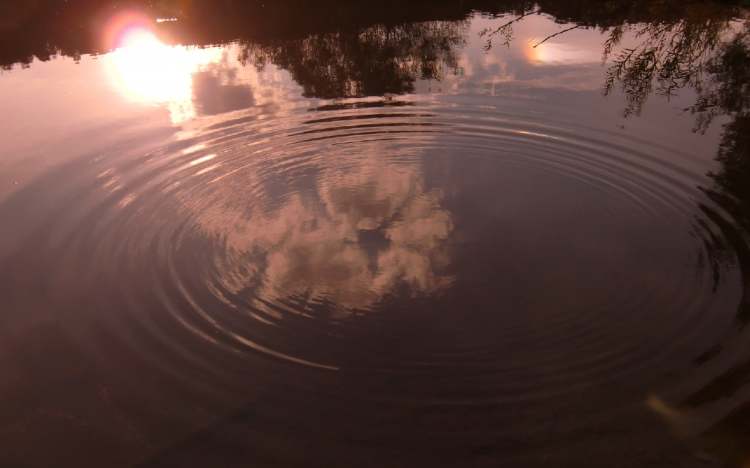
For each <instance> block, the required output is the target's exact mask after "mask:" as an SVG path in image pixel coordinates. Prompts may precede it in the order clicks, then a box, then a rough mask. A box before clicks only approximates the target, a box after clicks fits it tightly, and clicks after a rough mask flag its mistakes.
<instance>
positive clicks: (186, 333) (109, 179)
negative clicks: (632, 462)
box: [0, 98, 741, 445]
mask: <svg viewBox="0 0 750 468" xmlns="http://www.w3.org/2000/svg"><path fill="white" fill-rule="evenodd" d="M526 108H527V106H526V103H525V102H524V101H523V99H517V100H513V99H510V98H508V99H505V100H503V101H502V102H501V101H495V102H493V105H492V106H487V105H479V103H475V104H473V103H472V102H471V101H466V100H464V101H462V102H461V103H454V102H451V101H450V100H448V99H443V100H440V99H438V100H434V101H428V100H412V101H400V102H398V101H391V100H386V101H382V102H372V101H368V102H367V103H365V105H363V103H361V102H359V103H358V102H356V101H355V102H349V103H344V104H340V105H330V106H326V107H321V108H317V109H308V108H307V107H303V106H298V107H297V108H294V109H292V110H289V111H287V112H288V115H284V116H283V118H278V116H269V115H266V114H264V113H263V112H264V111H258V112H257V113H252V112H249V113H247V115H244V116H242V117H241V118H233V119H232V120H226V121H220V120H219V121H213V122H211V123H210V124H205V125H204V126H203V127H196V128H193V129H191V130H189V131H186V132H185V134H183V135H181V136H180V137H179V138H178V140H177V141H176V142H173V143H171V144H169V145H167V146H164V147H161V148H158V149H156V150H150V151H148V152H146V153H145V154H144V153H142V152H139V151H135V150H132V151H123V152H121V153H120V154H112V155H97V157H89V158H85V159H82V160H80V161H78V162H76V163H74V164H69V165H66V166H64V167H61V168H58V169H57V170H56V171H55V172H53V173H50V174H48V175H47V176H45V177H42V178H40V179H38V180H37V181H36V182H34V183H33V184H30V185H29V186H28V187H25V188H24V189H23V190H21V191H19V192H17V193H16V194H15V195H14V196H13V197H11V198H9V200H8V201H6V202H5V204H4V206H2V207H0V210H2V213H1V215H2V218H3V219H9V218H8V216H9V213H20V212H26V213H31V214H27V215H24V216H23V217H19V218H18V219H19V222H18V225H17V226H15V228H14V231H13V233H10V234H8V233H6V238H5V239H4V241H3V244H2V245H3V246H4V250H2V251H0V256H1V257H2V258H3V261H4V262H7V263H8V264H10V265H15V266H16V267H18V266H19V265H22V264H36V265H44V268H46V269H47V272H48V275H47V279H45V280H44V284H43V285H39V286H38V288H40V289H41V290H43V291H46V292H45V293H44V294H47V295H48V298H52V299H54V300H55V301H57V303H58V304H60V308H61V310H63V311H64V314H63V315H62V316H61V320H62V321H63V322H65V321H66V320H70V323H74V325H70V333H74V334H76V336H77V341H78V342H81V343H86V345H87V346H91V349H92V353H93V354H95V355H97V356H99V359H101V360H103V361H104V362H107V361H108V360H109V359H114V358H110V357H109V356H110V354H108V349H109V347H111V346H114V345H113V343H114V342H117V343H119V344H118V347H119V348H118V349H121V350H122V349H124V350H125V351H124V353H125V354H126V355H132V356H139V357H138V358H137V359H140V361H139V362H147V363H148V366H151V367H153V368H154V369H159V371H158V373H161V374H164V375H170V376H171V378H175V379H178V380H179V381H181V382H183V385H185V386H188V387H190V388H198V389H200V390H199V393H200V394H201V398H204V399H207V400H208V401H209V402H207V403H205V404H206V405H209V406H210V404H212V403H210V402H212V401H215V400H218V399H219V396H220V395H226V394H227V393H237V392H241V391H242V390H240V389H242V388H245V387H246V386H247V385H250V384H249V383H248V382H256V383H257V382H261V381H264V379H270V378H271V377H269V375H272V374H273V373H274V372H283V373H287V374H289V373H291V374H290V375H296V373H297V372H299V373H304V374H299V375H308V374H307V372H313V373H316V372H323V373H324V372H334V373H337V374H339V377H337V378H336V379H339V380H336V382H338V383H336V384H335V385H333V384H331V385H333V387H331V386H326V387H325V388H319V387H312V386H306V385H312V384H309V383H303V382H302V381H300V383H299V385H300V388H298V389H295V390H294V391H291V390H290V392H292V393H290V395H292V394H294V395H296V394H297V393H294V392H301V394H302V395H305V397H303V398H312V399H314V401H316V402H317V403H316V405H320V402H321V401H326V402H328V403H327V405H329V406H328V407H330V408H331V410H332V411H334V410H336V408H339V409H340V408H342V407H345V406H346V405H353V406H354V407H358V405H359V406H361V403H363V402H368V403H367V404H369V405H374V407H375V408H378V411H381V410H382V411H384V413H383V414H386V416H383V417H384V418H386V420H387V421H386V422H383V424H384V425H385V426H389V427H391V428H392V427H393V426H392V425H393V424H396V423H398V421H396V420H389V419H387V418H388V417H391V416H387V415H388V414H390V413H388V411H387V410H384V409H383V408H397V407H398V408H404V407H407V408H413V407H418V408H422V409H424V408H435V407H438V408H442V409H441V410H440V411H437V412H436V414H437V413H439V414H441V415H443V414H444V413H443V412H450V411H464V412H469V413H467V414H469V415H468V416H466V417H467V418H470V417H475V418H478V419H477V421H479V422H478V423H477V425H476V426H473V427H471V428H464V430H465V431H467V433H468V434H474V435H476V434H479V433H482V434H496V435H498V436H499V435H500V434H505V433H508V434H509V433H512V434H516V435H518V437H521V438H523V437H532V434H534V435H533V437H541V438H542V439H543V437H544V434H549V433H559V432H560V431H561V430H563V429H561V428H562V427H564V428H565V429H564V430H565V431H585V430H586V428H588V427H592V426H593V425H597V427H598V425H600V424H603V423H604V421H608V420H609V421H612V420H616V419H617V418H618V417H619V416H618V415H620V414H622V413H623V412H625V411H632V408H633V407H634V406H642V405H643V403H644V401H645V398H646V395H647V392H648V391H651V390H659V389H662V388H665V387H666V386H667V385H668V384H669V383H670V382H673V381H674V379H675V376H678V375H683V374H684V373H686V372H689V370H690V366H691V364H690V363H692V362H693V360H694V359H695V358H696V357H697V356H699V355H701V353H704V352H705V351H706V350H708V349H711V348H712V347H714V346H715V345H716V343H718V342H721V341H722V340H724V339H725V338H726V337H727V336H729V335H730V333H731V330H733V329H734V325H735V320H736V317H735V313H736V304H737V302H738V301H739V299H740V294H741V291H740V289H739V288H738V286H737V285H738V283H739V275H740V272H739V271H738V270H737V269H736V268H735V267H733V266H732V263H731V262H728V263H726V264H725V265H723V266H722V265H720V264H718V263H716V258H717V257H716V248H717V247H716V246H718V245H731V242H724V241H723V236H724V235H725V228H724V226H721V225H719V224H717V220H724V222H726V223H728V224H730V225H732V220H731V218H729V216H728V215H727V213H725V212H724V211H722V209H721V207H720V206H717V205H716V204H715V203H713V202H711V200H709V199H708V198H707V197H706V196H704V195H703V192H702V191H701V190H699V187H702V186H706V185H707V184H709V183H710V182H709V181H708V180H707V178H706V176H705V172H706V168H705V167H703V166H702V165H701V164H700V163H699V162H698V161H697V160H695V159H694V158H692V157H691V156H690V155H687V154H680V153H677V152H674V151H671V150H669V149H668V148H665V147H661V146H659V145H656V144H653V143H651V142H648V141H641V140H636V139H633V138H630V137H626V136H625V134H624V133H617V132H613V131H605V130H603V129H601V128H592V127H590V126H583V125H577V124H574V123H571V122H573V121H572V120H570V119H566V118H565V117H564V116H563V115H562V114H560V113H555V111H554V109H551V110H550V112H549V113H548V114H547V115H550V116H552V115H557V116H558V119H555V118H554V117H545V118H540V117H539V114H532V113H530V112H528V111H526V110H525V109H526ZM536 110H537V111H538V110H539V104H538V103H537V104H536ZM59 180H65V183H64V184H59V183H55V181H59ZM701 207H703V209H701ZM29 210H30V211H29ZM706 213H712V214H713V216H708V215H707V214H706ZM727 256H728V258H730V259H731V257H732V254H731V251H730V252H729V253H728V254H727ZM29 262H32V263H29ZM33 262H36V263H33ZM712 262H714V268H712V267H711V264H712ZM717 265H718V266H717ZM16 271H18V270H16ZM18 277H19V276H18V275H16V276H14V278H18ZM3 281H4V282H5V283H6V284H9V285H12V283H11V282H10V281H11V280H10V279H9V278H8V277H4V278H3ZM15 281H16V282H20V284H18V283H17V284H16V286H17V287H19V288H20V287H29V286H30V285H32V284H34V282H35V281H40V280H34V279H32V278H31V277H30V276H29V277H26V279H25V280H18V279H16V280H15ZM23 281H28V283H23ZM73 317H75V320H73ZM82 317H85V320H84V319H82ZM82 324H83V325H82ZM120 353H123V351H120ZM118 359H119V358H118ZM341 375H343V377H341ZM347 376H348V377H347ZM340 379H343V380H340ZM208 395H211V396H210V397H209V396H208ZM222 398H223V397H222ZM279 398H282V397H279ZM282 399H283V400H284V401H285V403H284V404H289V401H287V399H284V398H282ZM288 399H289V400H291V399H293V398H292V397H291V396H289V398H288ZM207 400H202V401H204V402H206V401H207ZM357 402H359V403H357ZM295 404H296V403H293V404H291V405H292V407H295ZM279 405H282V403H279ZM323 406H324V407H325V405H323ZM553 407H554V408H555V410H554V411H556V412H557V413H556V416H555V417H556V418H558V420H559V421H560V422H559V424H560V426H559V427H548V425H549V424H551V423H550V422H549V418H548V413H546V412H547V411H549V410H550V408H553ZM274 408H275V407H274ZM452 408H456V409H452ZM457 408H463V409H457ZM472 408H474V409H472ZM487 408H507V411H508V413H506V417H507V418H508V419H507V420H508V421H512V423H511V422H509V423H508V425H507V426H496V425H492V424H497V423H490V422H488V420H486V419H484V418H481V417H478V416H477V415H476V414H474V413H471V412H472V411H474V412H477V411H479V412H482V411H489V410H487ZM268 411H269V412H272V411H273V410H268ZM290 411H291V410H290ZM321 411H322V410H321ZM355 412H356V411H355ZM428 413H429V412H428ZM471 415H473V416H471ZM267 417H270V416H267ZM394 417H395V416H394ZM440 418H441V416H435V417H434V418H432V417H431V416H429V417H426V419H425V420H424V421H421V420H420V423H419V424H418V426H419V427H422V428H428V427H429V428H432V429H430V430H431V431H433V432H435V434H438V435H436V437H438V438H440V437H448V434H450V433H453V432H455V431H458V430H459V428H455V427H442V429H439V428H440V427H441V426H440V423H439V421H440V420H441V419H440ZM446 420H448V419H446ZM494 421H497V419H494ZM433 423H434V425H433ZM487 425H491V426H492V427H491V431H489V432H487V431H484V430H486V429H487ZM372 430H373V431H376V432H377V431H378V430H380V429H377V428H375V429H372ZM383 431H385V429H383ZM482 431H484V432H482ZM550 431H551V432H550ZM377 434H379V436H383V437H386V436H384V435H383V433H381V432H377ZM441 434H442V435H441ZM519 434H520V435H519ZM363 437H364V436H363ZM387 437H395V435H394V434H392V433H390V435H388V436H387ZM387 437H386V438H387ZM410 437H416V436H410ZM533 437H532V438H533ZM535 440H536V439H535ZM540 440H541V439H540ZM529 443H530V444H531V445H533V444H534V443H536V442H529ZM540 443H541V442H540Z"/></svg>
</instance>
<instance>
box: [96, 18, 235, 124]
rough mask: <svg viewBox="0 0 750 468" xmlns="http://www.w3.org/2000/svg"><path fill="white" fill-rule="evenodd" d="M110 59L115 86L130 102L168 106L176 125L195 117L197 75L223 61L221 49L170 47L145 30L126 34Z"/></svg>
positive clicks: (131, 31)
mask: <svg viewBox="0 0 750 468" xmlns="http://www.w3.org/2000/svg"><path fill="white" fill-rule="evenodd" d="M118 45H119V47H118V48H117V49H116V50H115V51H114V52H112V53H111V54H109V55H107V56H106V58H105V60H106V62H107V65H108V67H107V68H108V70H109V72H110V75H111V78H112V82H113V83H114V85H115V86H116V88H117V89H118V90H119V91H120V92H121V93H123V94H124V95H125V96H126V97H127V98H128V99H131V100H133V101H136V102H142V103H148V104H155V105H166V106H167V107H168V108H169V111H170V116H171V120H172V123H175V124H177V123H180V122H184V121H186V120H188V119H191V118H193V117H195V114H196V111H195V106H194V105H193V74H194V73H196V72H198V71H200V70H201V68H202V67H205V66H206V65H208V64H210V63H216V62H218V61H220V60H221V56H222V50H221V48H197V47H183V46H169V45H167V44H164V43H163V42H161V41H160V40H159V39H158V38H157V37H156V35H155V34H154V33H153V32H152V31H150V30H149V29H147V28H145V27H141V26H137V27H130V28H128V29H126V30H125V32H124V34H122V35H121V38H120V40H119V41H118Z"/></svg>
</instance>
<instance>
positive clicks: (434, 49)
mask: <svg viewBox="0 0 750 468" xmlns="http://www.w3.org/2000/svg"><path fill="white" fill-rule="evenodd" d="M467 25H468V23H467V22H465V21H459V22H446V21H431V22H425V23H410V24H402V25H397V26H374V27H370V28H367V29H364V30H361V31H360V30H357V31H348V32H334V33H325V34H313V35H310V36H307V37H305V38H302V39H294V40H276V41H269V42H260V43H258V42H245V43H244V44H243V48H242V53H241V58H240V60H241V62H243V63H245V64H247V63H252V64H254V65H255V66H256V67H258V68H259V69H262V68H263V67H264V66H265V65H266V64H268V63H272V64H274V65H276V66H278V67H280V68H283V69H285V70H288V71H289V72H290V73H291V74H292V77H293V78H294V80H295V81H296V82H297V83H298V84H300V85H301V86H302V87H303V89H304V96H305V97H318V98H344V97H362V96H382V95H385V94H389V93H392V94H403V93H409V92H412V91H413V90H414V82H415V81H416V80H417V79H437V80H439V79H441V77H443V76H444V75H445V73H447V72H449V71H451V70H455V69H456V68H457V58H456V49H457V48H458V47H459V46H461V45H462V44H463V43H464V40H465V39H464V37H465V31H466V29H467Z"/></svg>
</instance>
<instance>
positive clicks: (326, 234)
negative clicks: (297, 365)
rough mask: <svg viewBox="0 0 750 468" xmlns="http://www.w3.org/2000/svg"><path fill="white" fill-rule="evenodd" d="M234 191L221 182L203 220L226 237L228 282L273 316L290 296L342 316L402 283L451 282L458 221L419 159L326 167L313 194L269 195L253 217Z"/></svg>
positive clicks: (223, 274)
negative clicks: (280, 199)
mask: <svg viewBox="0 0 750 468" xmlns="http://www.w3.org/2000/svg"><path fill="white" fill-rule="evenodd" d="M223 188H226V190H223ZM224 191H226V192H227V193H223V192H224ZM231 192H234V189H233V187H232V184H224V183H223V184H222V194H221V195H218V196H221V197H222V198H224V197H226V198H225V200H224V203H223V204H221V206H223V207H224V208H222V209H221V211H222V212H221V213H217V211H219V210H218V209H217V210H211V211H210V212H203V213H201V214H199V223H200V224H201V227H202V228H203V229H204V230H206V231H207V233H208V234H209V235H211V236H219V237H220V238H222V239H223V240H224V242H225V243H226V250H227V252H228V255H225V256H222V257H221V258H218V259H217V264H216V270H217V271H218V272H219V277H220V280H219V281H220V283H221V285H222V286H223V287H224V288H225V289H226V290H228V291H230V292H231V293H233V294H240V295H242V294H246V295H248V296H252V297H254V298H255V303H254V306H255V307H258V308H260V309H262V310H264V311H265V312H266V313H268V314H270V315H274V316H278V313H276V312H274V311H273V310H271V308H269V307H267V305H268V304H279V303H283V302H285V301H287V300H289V299H291V300H293V301H303V302H305V303H307V304H314V303H322V302H326V303H329V304H334V305H335V306H336V310H337V316H339V317H341V316H346V315H348V314H349V313H351V312H353V311H366V310H369V309H371V308H372V307H374V306H375V305H376V304H377V303H378V301H380V300H381V299H383V298H384V297H385V296H386V295H387V294H389V293H391V292H394V291H395V290H396V289H397V288H400V287H406V288H407V289H408V290H409V291H410V293H411V294H412V295H413V296H418V295H424V294H432V293H435V292H437V291H439V290H441V289H443V288H445V287H447V286H449V285H450V284H451V282H452V279H451V277H450V276H449V275H447V274H445V273H443V271H444V270H445V268H446V267H447V266H448V262H449V256H448V253H447V252H446V250H445V244H446V241H447V240H448V238H449V236H450V235H451V233H452V231H453V221H452V218H451V215H450V213H449V212H448V211H447V210H445V209H443V208H442V207H441V201H442V198H443V194H442V192H441V191H439V190H428V189H427V188H426V187H425V183H424V180H423V177H422V175H421V167H420V166H418V165H409V166H404V167H402V166H399V167H396V166H395V165H393V164H389V163H388V162H384V161H382V160H381V159H380V158H378V157H376V156H374V155H373V156H368V157H364V158H362V159H359V160H357V162H356V164H355V165H354V166H353V167H352V166H347V167H346V168H343V167H332V168H325V169H323V170H322V172H321V173H320V175H319V176H318V177H317V183H316V186H315V187H314V188H313V190H298V191H296V193H294V194H291V195H289V196H288V197H286V198H285V201H284V203H283V204H281V206H278V207H276V208H273V207H272V205H273V204H274V201H273V200H271V199H270V197H269V195H270V194H269V193H264V194H262V195H260V197H261V198H263V199H264V202H265V203H262V206H259V207H255V208H253V209H251V213H250V214H249V215H248V213H247V212H244V211H243V210H242V209H241V208H239V207H241V206H243V203H242V202H241V201H239V202H238V203H234V202H227V199H230V200H231V199H232V198H236V197H237V195H234V194H232V193H231ZM246 205H247V204H246V203H245V206H246ZM227 207H235V208H227ZM228 226H231V227H230V228H229V229H228V228H227V227H228Z"/></svg>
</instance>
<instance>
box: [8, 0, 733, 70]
mask: <svg viewBox="0 0 750 468" xmlns="http://www.w3.org/2000/svg"><path fill="white" fill-rule="evenodd" d="M746 1H747V0H724V1H709V2H705V1H700V0H687V1H679V0H661V1H655V0H635V1H626V0H614V1H607V2H602V1H599V0H570V1H569V0H541V1H538V2H531V1H525V0H410V1H401V0H383V1H379V2H372V1H369V0H368V1H363V0H316V1H314V2H311V1H308V0H276V1H267V0H25V1H22V2H14V1H7V2H0V66H4V67H8V66H11V65H13V64H18V63H20V64H28V63H30V62H31V61H33V60H34V58H37V59H40V60H48V59H49V58H50V57H52V56H55V55H65V56H70V57H78V56H80V55H83V54H93V53H102V52H106V51H107V50H108V49H109V48H110V47H111V44H107V43H106V42H105V41H104V40H103V37H104V31H103V30H104V28H105V27H106V24H107V22H108V20H109V19H110V18H112V17H113V16H115V15H116V14H117V13H120V12H128V11H135V12H140V13H142V14H144V15H146V16H148V17H151V18H158V17H175V18H178V19H179V22H177V23H168V24H167V23H165V24H162V25H161V28H160V29H161V30H162V31H163V32H164V35H165V38H166V39H167V40H169V41H172V42H178V43H183V44H195V45H207V44H218V43H223V42H227V41H232V40H237V39H248V40H279V39H294V38H302V37H305V36H307V35H309V34H312V33H322V32H335V31H355V30H357V29H358V28H363V27H367V26H371V25H375V24H379V25H397V24H403V23H407V22H418V21H435V20H440V21H456V20H462V19H465V18H466V17H467V16H468V15H470V14H471V13H472V12H477V11H479V12H483V13H486V14H489V15H503V14H524V13H529V12H532V11H533V12H538V13H545V14H549V15H552V16H553V17H555V18H556V19H557V20H558V21H560V22H571V23H576V24H579V25H581V26H587V27H600V28H608V27H613V26H618V25H622V24H625V23H637V22H648V21H676V20H677V19H680V18H685V17H686V16H688V15H691V14H696V13H695V12H696V11H698V12H700V10H706V9H708V10H711V14H712V15H714V16H716V15H721V16H732V15H737V14H739V13H738V11H739V8H741V5H742V4H743V3H746ZM698 14H701V13H698ZM703 14H705V13H703Z"/></svg>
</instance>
